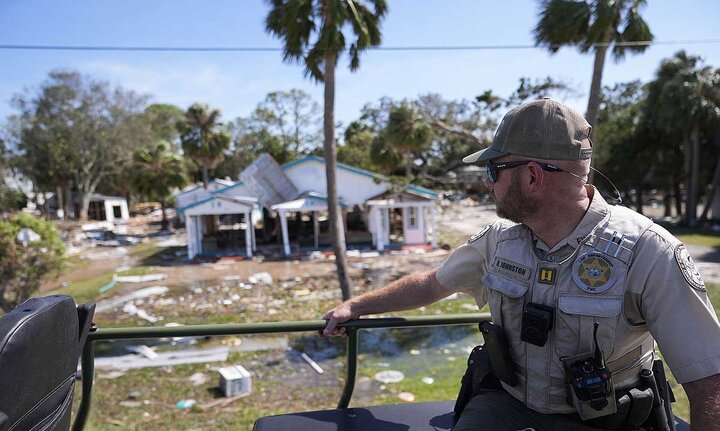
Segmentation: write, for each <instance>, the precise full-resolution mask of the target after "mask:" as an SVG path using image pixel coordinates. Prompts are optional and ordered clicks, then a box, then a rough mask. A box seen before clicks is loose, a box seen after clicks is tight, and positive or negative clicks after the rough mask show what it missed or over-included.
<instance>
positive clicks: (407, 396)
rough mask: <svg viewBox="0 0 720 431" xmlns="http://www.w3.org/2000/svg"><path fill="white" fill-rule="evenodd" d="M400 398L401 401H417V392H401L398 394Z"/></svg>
mask: <svg viewBox="0 0 720 431" xmlns="http://www.w3.org/2000/svg"><path fill="white" fill-rule="evenodd" d="M398 398H400V400H401V401H405V402H406V403H411V402H413V401H415V394H412V393H410V392H400V393H399V394H398Z"/></svg>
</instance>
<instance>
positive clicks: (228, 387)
mask: <svg viewBox="0 0 720 431" xmlns="http://www.w3.org/2000/svg"><path fill="white" fill-rule="evenodd" d="M218 373H220V384H219V387H220V392H222V393H223V394H225V396H226V397H233V396H236V395H248V394H250V392H252V376H251V375H250V373H249V372H248V370H246V369H245V368H244V367H243V366H242V365H238V364H235V365H231V366H229V367H223V368H220V369H218Z"/></svg>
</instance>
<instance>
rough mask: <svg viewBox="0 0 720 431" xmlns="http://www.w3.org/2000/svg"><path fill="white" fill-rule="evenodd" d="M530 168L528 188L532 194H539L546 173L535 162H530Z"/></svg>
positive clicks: (528, 166)
mask: <svg viewBox="0 0 720 431" xmlns="http://www.w3.org/2000/svg"><path fill="white" fill-rule="evenodd" d="M527 168H528V181H527V186H528V190H529V191H530V192H533V193H534V192H537V191H538V190H540V188H541V187H542V184H543V180H544V179H545V171H543V168H541V167H540V165H538V164H537V163H535V162H530V163H528V165H527Z"/></svg>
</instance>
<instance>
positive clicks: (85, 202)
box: [79, 190, 90, 221]
mask: <svg viewBox="0 0 720 431" xmlns="http://www.w3.org/2000/svg"><path fill="white" fill-rule="evenodd" d="M79 193H80V221H87V219H88V208H89V207H90V193H85V192H84V191H82V190H79Z"/></svg>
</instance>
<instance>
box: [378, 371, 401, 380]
mask: <svg viewBox="0 0 720 431" xmlns="http://www.w3.org/2000/svg"><path fill="white" fill-rule="evenodd" d="M375 380H377V381H378V382H380V383H398V382H402V381H403V380H405V374H403V373H402V372H400V371H397V370H385V371H380V372H379V373H377V374H375Z"/></svg>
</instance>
